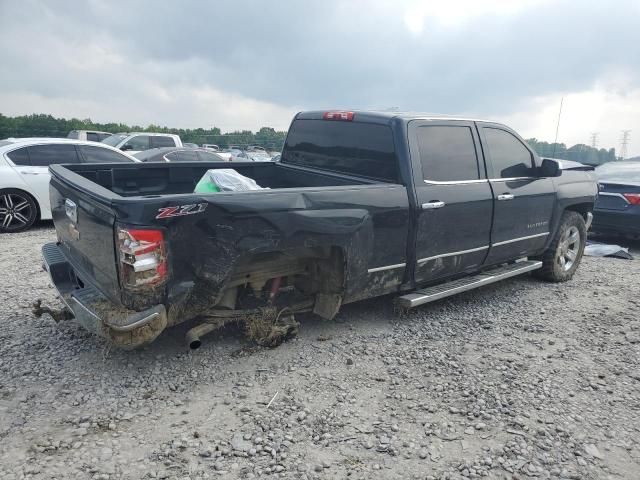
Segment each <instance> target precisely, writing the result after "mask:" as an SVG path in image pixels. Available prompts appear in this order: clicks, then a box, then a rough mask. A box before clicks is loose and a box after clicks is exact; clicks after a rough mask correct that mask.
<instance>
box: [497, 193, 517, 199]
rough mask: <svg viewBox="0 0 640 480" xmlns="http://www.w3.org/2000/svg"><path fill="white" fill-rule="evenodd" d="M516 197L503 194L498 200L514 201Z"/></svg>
mask: <svg viewBox="0 0 640 480" xmlns="http://www.w3.org/2000/svg"><path fill="white" fill-rule="evenodd" d="M514 198H515V197H514V195H513V194H511V193H503V194H502V195H498V200H513V199H514Z"/></svg>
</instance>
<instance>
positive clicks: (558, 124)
mask: <svg viewBox="0 0 640 480" xmlns="http://www.w3.org/2000/svg"><path fill="white" fill-rule="evenodd" d="M563 101H564V97H562V98H561V99H560V111H559V112H558V123H557V124H556V138H555V139H554V140H553V155H551V156H552V157H553V158H556V146H557V145H558V130H560V116H561V115H562V102H563Z"/></svg>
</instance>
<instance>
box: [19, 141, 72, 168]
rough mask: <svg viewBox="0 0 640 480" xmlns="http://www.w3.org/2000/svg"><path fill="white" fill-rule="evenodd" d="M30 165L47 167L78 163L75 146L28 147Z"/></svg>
mask: <svg viewBox="0 0 640 480" xmlns="http://www.w3.org/2000/svg"><path fill="white" fill-rule="evenodd" d="M28 149H29V158H30V159H31V165H33V166H37V167H48V166H49V165H53V164H56V163H79V162H80V160H79V159H78V153H77V152H76V147H75V145H34V146H33V147H28Z"/></svg>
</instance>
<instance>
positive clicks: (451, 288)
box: [397, 260, 542, 309]
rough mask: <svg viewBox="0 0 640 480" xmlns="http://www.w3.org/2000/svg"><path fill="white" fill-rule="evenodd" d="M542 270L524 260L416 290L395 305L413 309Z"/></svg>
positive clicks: (538, 263)
mask: <svg viewBox="0 0 640 480" xmlns="http://www.w3.org/2000/svg"><path fill="white" fill-rule="evenodd" d="M539 268H542V262H539V261H534V260H524V261H520V262H516V263H512V264H509V265H505V266H503V267H498V268H495V269H492V270H488V271H486V272H483V273H479V274H477V275H472V276H470V277H465V278H461V279H459V280H454V281H452V282H446V283H442V284H440V285H434V286H433V287H428V288H424V289H422V290H416V291H415V292H411V293H408V294H406V295H403V296H401V297H398V299H397V305H398V306H399V307H400V308H406V309H409V308H413V307H417V306H418V305H424V304H425V303H429V302H434V301H436V300H440V299H441V298H445V297H449V296H451V295H455V294H456V293H461V292H466V291H467V290H473V289H474V288H478V287H482V286H484V285H489V284H490V283H495V282H499V281H500V280H504V279H505V278H509V277H515V276H516V275H521V274H523V273H527V272H531V271H532V270H537V269H539Z"/></svg>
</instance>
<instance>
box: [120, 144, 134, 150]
mask: <svg viewBox="0 0 640 480" xmlns="http://www.w3.org/2000/svg"><path fill="white" fill-rule="evenodd" d="M120 150H122V151H123V152H126V151H127V150H133V147H132V146H131V145H129V144H128V143H126V144H124V145H122V146H121V147H120Z"/></svg>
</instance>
